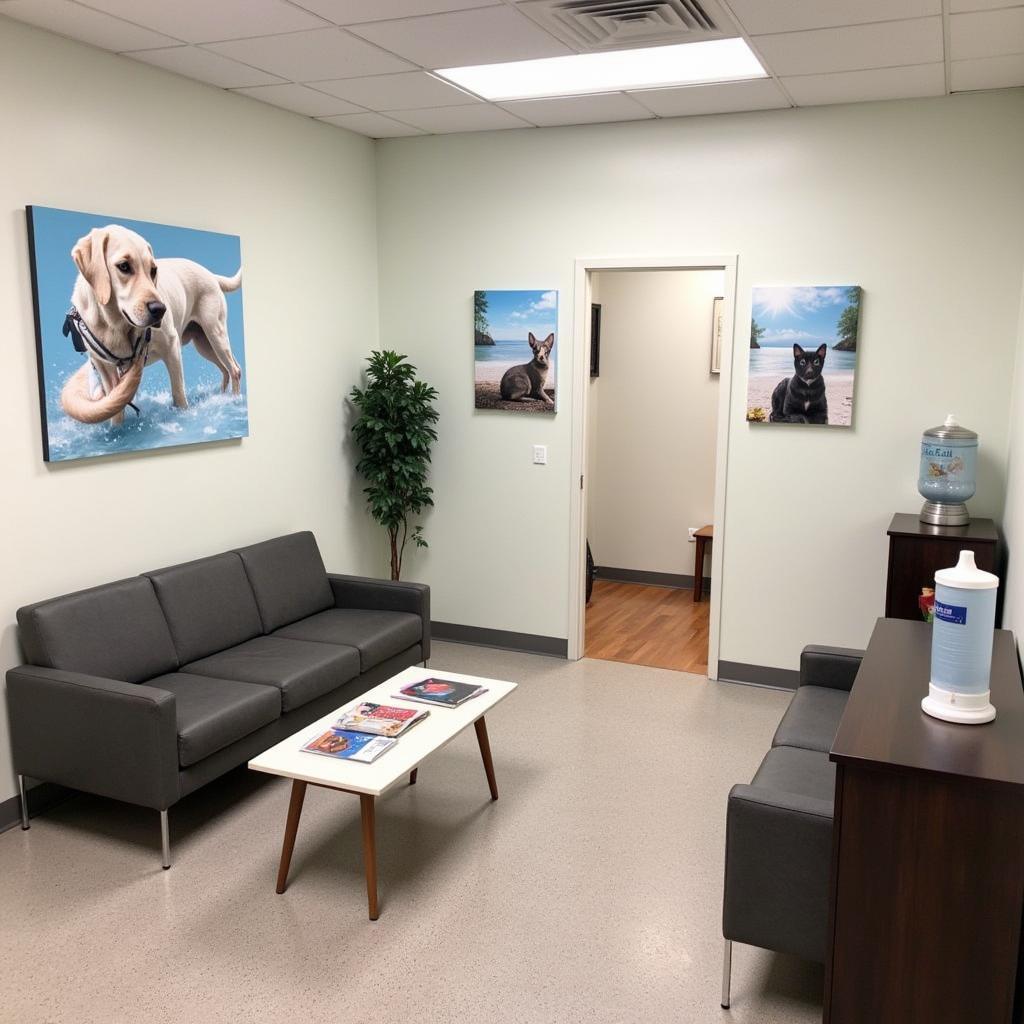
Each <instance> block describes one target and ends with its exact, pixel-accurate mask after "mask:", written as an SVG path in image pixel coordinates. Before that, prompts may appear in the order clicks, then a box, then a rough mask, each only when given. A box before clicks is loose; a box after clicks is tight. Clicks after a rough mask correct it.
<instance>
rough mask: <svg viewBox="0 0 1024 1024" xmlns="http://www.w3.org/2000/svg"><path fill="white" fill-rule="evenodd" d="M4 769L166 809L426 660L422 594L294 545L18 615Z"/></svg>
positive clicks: (272, 544)
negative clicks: (344, 570)
mask: <svg viewBox="0 0 1024 1024" xmlns="http://www.w3.org/2000/svg"><path fill="white" fill-rule="evenodd" d="M18 627H19V635H20V639H21V643H22V648H23V650H24V653H25V657H26V659H27V660H28V662H29V664H27V665H22V666H20V667H18V668H15V669H11V670H10V671H9V672H8V673H7V700H8V707H9V713H10V727H11V744H12V749H13V757H14V767H15V770H16V771H17V773H18V776H19V783H20V786H21V806H22V827H23V828H28V826H29V821H28V809H27V804H26V801H25V785H24V780H25V778H26V777H28V778H34V779H40V780H44V781H47V782H52V783H57V784H59V785H62V786H67V787H71V788H74V789H78V790H84V791H86V792H88V793H97V794H99V795H101V796H107V797H113V798H114V799H117V800H124V801H127V802H128V803H133V804H138V805H140V806H142V807H150V808H153V809H154V810H157V811H160V822H161V832H162V838H163V854H164V867H169V866H170V846H169V832H168V819H167V810H168V808H169V807H171V806H172V805H173V804H174V803H176V802H177V801H178V800H180V799H181V798H182V797H184V796H186V795H187V794H189V793H191V792H192V791H193V790H195V789H198V788H199V787H200V786H202V785H204V784H205V783H207V782H209V781H210V780H211V779H215V778H217V776H219V775H222V774H223V773H224V772H226V771H229V770H230V769H232V768H234V767H236V766H238V765H240V764H244V763H245V762H246V761H247V760H248V759H249V758H251V757H253V756H254V755H256V754H258V753H260V752H261V751H263V750H265V749H266V748H267V747H270V746H272V745H273V744H274V743H277V742H278V741H279V740H281V739H283V738H285V737H286V736H288V735H290V734H291V733H293V732H295V731H296V730H297V729H301V728H302V727H303V726H304V725H308V724H309V723H310V722H312V721H315V720H316V719H317V718H320V717H321V716H323V715H325V714H327V713H329V712H330V711H331V710H333V709H334V708H336V707H338V706H339V705H341V704H343V703H345V702H346V701H348V700H351V699H353V698H355V697H358V696H359V695H360V694H362V693H364V692H365V691H366V690H368V689H369V688H370V687H372V686H376V685H377V684H378V683H380V682H383V681H384V680H385V679H387V678H388V677H389V676H392V675H394V674H395V673H396V672H399V671H401V670H402V669H403V668H407V667H408V666H410V665H415V664H417V663H419V662H424V663H425V662H426V660H427V659H428V658H429V657H430V591H429V589H428V588H427V587H425V586H423V585H421V584H417V583H406V582H397V583H393V582H385V581H382V580H371V579H363V578H361V577H354V576H338V575H334V574H330V573H328V572H327V571H326V570H325V569H324V563H323V560H322V558H321V557H320V551H319V549H318V548H317V544H316V540H315V539H314V537H313V535H312V534H311V533H295V534H290V535H288V536H285V537H278V538H276V539H274V540H268V541H264V542H263V543H260V544H253V545H250V546H248V547H243V548H238V549H235V550H233V551H227V552H224V553H222V554H218V555H213V556H211V557H209V558H202V559H199V560H198V561H195V562H188V563H185V564H183V565H175V566H171V567H170V568H166V569H158V570H155V571H153V572H146V573H143V574H142V575H141V576H137V577H134V578H133V579H127V580H121V581H119V582H117V583H109V584H106V585H104V586H100V587H94V588H92V589H90V590H83V591H80V592H78V593H75V594H68V595H65V596H63V597H56V598H52V599H51V600H48V601H41V602H39V603H37V604H33V605H29V606H28V607H25V608H21V609H19V611H18Z"/></svg>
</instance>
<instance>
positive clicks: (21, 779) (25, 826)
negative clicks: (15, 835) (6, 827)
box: [18, 775, 30, 832]
mask: <svg viewBox="0 0 1024 1024" xmlns="http://www.w3.org/2000/svg"><path fill="white" fill-rule="evenodd" d="M18 796H19V797H20V799H21V828H22V831H23V832H27V831H28V830H29V828H30V826H29V823H28V800H26V799H25V776H24V775H19V776H18Z"/></svg>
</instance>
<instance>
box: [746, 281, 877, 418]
mask: <svg viewBox="0 0 1024 1024" xmlns="http://www.w3.org/2000/svg"><path fill="white" fill-rule="evenodd" d="M861 295H862V292H861V289H860V286H859V285H849V284H842V285H814V286H810V287H766V288H755V289H754V295H753V303H752V306H751V319H750V372H749V374H748V378H747V420H748V421H750V422H752V423H764V422H767V423H794V424H816V425H819V426H830V427H849V426H851V425H852V424H853V396H854V383H855V378H856V374H857V333H858V328H859V325H860V307H861Z"/></svg>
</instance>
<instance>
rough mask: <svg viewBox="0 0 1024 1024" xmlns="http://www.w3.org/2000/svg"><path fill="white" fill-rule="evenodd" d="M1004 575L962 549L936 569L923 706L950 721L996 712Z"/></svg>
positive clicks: (974, 720) (979, 719)
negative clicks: (992, 694)
mask: <svg viewBox="0 0 1024 1024" xmlns="http://www.w3.org/2000/svg"><path fill="white" fill-rule="evenodd" d="M998 587H999V577H998V576H993V575H992V573H990V572H985V571H984V570H983V569H979V568H978V567H977V565H975V563H974V552H973V551H961V552H960V561H959V562H957V564H956V565H955V566H954V567H953V568H951V569H940V570H939V571H938V572H937V573H936V574H935V609H934V622H933V625H932V670H931V681H930V682H929V684H928V696H927V697H925V698H924V700H922V701H921V708H922V710H924V711H925V712H927V713H928V714H929V715H931V716H932V717H934V718H941V719H943V720H944V721H946V722H961V723H965V724H969V725H980V724H982V723H984V722H991V721H992V719H993V718H995V717H996V709H995V708H994V707H993V706H992V703H991V701H990V700H989V678H990V676H991V672H992V642H993V640H994V638H995V632H994V628H995V621H996V592H997V588H998Z"/></svg>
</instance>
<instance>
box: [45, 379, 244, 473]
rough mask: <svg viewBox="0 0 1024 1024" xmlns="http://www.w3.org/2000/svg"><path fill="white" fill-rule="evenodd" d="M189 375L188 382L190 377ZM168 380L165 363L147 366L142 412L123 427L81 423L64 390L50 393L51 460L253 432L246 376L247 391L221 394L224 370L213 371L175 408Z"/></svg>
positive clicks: (140, 395) (131, 415)
mask: <svg viewBox="0 0 1024 1024" xmlns="http://www.w3.org/2000/svg"><path fill="white" fill-rule="evenodd" d="M147 378H151V379H152V383H148V382H147ZM212 378H215V379H212ZM185 379H186V382H188V377H187V376H186V378H185ZM166 380H167V375H166V373H163V372H162V364H156V365H155V366H149V367H147V368H146V371H145V374H144V376H143V381H142V387H141V388H139V391H138V393H137V394H136V396H135V404H136V405H137V406H138V407H139V413H138V415H136V414H135V413H134V412H133V411H132V410H131V409H126V410H125V419H124V423H123V424H121V426H119V427H115V426H112V425H111V424H109V423H79V422H78V421H77V420H73V419H71V418H70V417H69V416H65V415H64V413H63V411H62V410H61V408H60V398H59V396H60V392H59V390H58V391H57V392H56V394H55V395H48V396H47V417H48V420H49V427H48V434H49V442H50V460H51V461H55V462H56V461H62V460H68V459H87V458H91V457H93V456H96V455H114V454H116V453H118V452H134V451H139V450H144V449H151V448H167V447H170V446H172V445H185V444H198V443H201V442H204V441H222V440H226V439H227V438H232V437H245V436H246V435H247V434H248V433H249V414H248V411H247V408H246V397H245V379H244V377H243V379H242V394H240V395H233V394H231V392H230V390H229V391H228V393H227V394H221V391H220V372H219V371H214V374H213V375H211V376H210V377H207V378H205V379H203V380H201V381H198V382H197V383H196V385H195V386H194V387H191V388H188V389H187V391H186V394H187V396H188V403H189V407H188V408H187V409H175V407H174V404H173V403H172V401H171V392H170V389H169V388H168V387H167V386H166Z"/></svg>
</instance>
